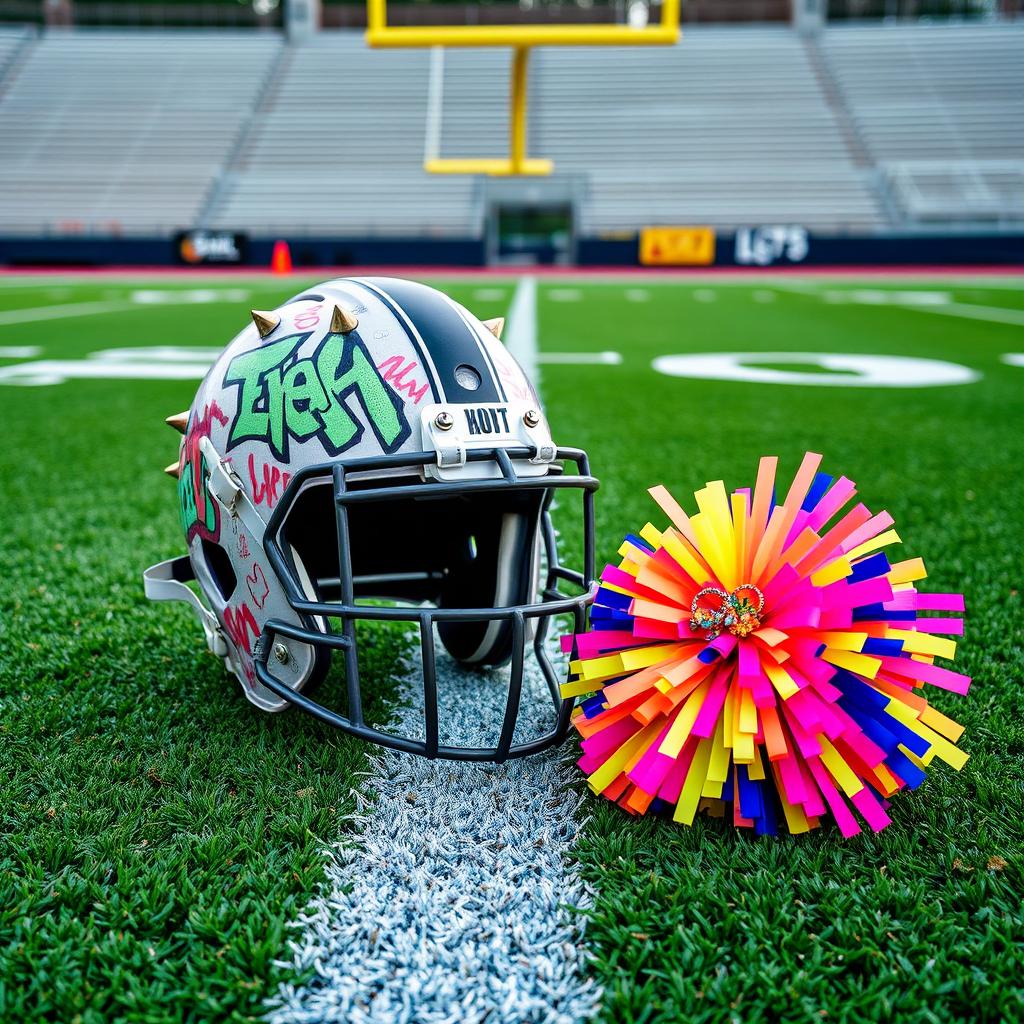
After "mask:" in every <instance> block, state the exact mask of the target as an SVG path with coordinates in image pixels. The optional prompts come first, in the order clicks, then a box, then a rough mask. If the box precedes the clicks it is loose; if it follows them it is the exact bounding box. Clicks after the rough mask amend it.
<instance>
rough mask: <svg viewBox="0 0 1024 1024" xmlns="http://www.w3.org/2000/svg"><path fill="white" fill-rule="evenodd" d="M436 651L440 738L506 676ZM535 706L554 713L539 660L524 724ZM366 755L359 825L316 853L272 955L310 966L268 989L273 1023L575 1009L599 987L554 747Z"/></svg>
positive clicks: (412, 674) (584, 1012)
mask: <svg viewBox="0 0 1024 1024" xmlns="http://www.w3.org/2000/svg"><path fill="white" fill-rule="evenodd" d="M440 650H441V648H440V646H438V651H440ZM438 662H439V664H438V687H439V692H440V693H442V694H447V696H448V698H449V700H448V701H447V702H446V704H447V709H448V710H449V712H450V711H452V710H455V711H456V712H457V718H456V721H457V722H458V723H459V725H458V728H457V730H456V731H455V735H454V736H453V735H452V734H451V733H449V736H450V738H451V739H455V737H456V736H457V737H458V739H459V740H461V741H463V742H469V743H479V742H481V741H482V740H484V735H482V733H481V727H482V725H483V723H488V722H489V723H492V731H493V729H494V728H496V726H495V725H494V723H500V721H501V713H502V708H503V705H504V700H505V694H506V692H507V690H506V687H505V686H504V685H502V683H501V682H499V681H498V680H497V679H495V678H491V676H492V675H497V673H493V674H484V675H483V677H482V678H481V675H480V674H479V673H470V672H467V671H466V670H465V669H462V668H460V667H458V666H456V665H455V664H454V663H453V662H452V661H451V660H450V659H448V658H447V657H443V656H442V657H439V658H438ZM409 669H410V670H409V674H408V677H407V681H406V686H405V691H406V692H405V696H406V698H407V700H408V702H409V709H408V711H407V712H405V716H404V717H405V718H406V720H407V721H411V722H417V721H422V713H423V712H422V702H421V700H420V694H421V693H422V681H421V671H422V669H421V663H420V662H419V660H418V658H417V659H416V660H415V661H414V662H413V663H412V664H411V665H410V667H409ZM538 702H539V703H538ZM531 707H544V708H545V709H546V712H547V714H548V715H550V713H551V704H550V698H549V696H548V695H547V687H546V686H545V684H544V682H543V678H542V677H541V675H540V670H539V669H537V670H536V671H535V672H529V673H528V674H527V677H526V679H525V680H524V691H523V704H522V711H521V713H520V715H521V718H522V716H524V715H525V716H526V719H527V720H528V722H529V725H530V728H531V731H533V730H535V729H536V727H537V724H538V723H536V722H530V721H529V720H530V718H531V715H530V708H531ZM444 710H445V708H444V707H442V713H443V712H444ZM442 728H443V725H442ZM494 735H496V732H494ZM490 742H493V738H490ZM369 768H370V778H369V780H368V782H367V784H366V786H365V790H366V793H367V795H366V797H365V799H364V798H362V797H360V808H359V809H360V813H359V816H358V817H357V818H356V819H355V822H354V824H355V826H356V828H357V829H358V833H357V835H356V836H355V837H353V841H350V842H348V843H345V844H344V845H342V844H337V845H335V846H334V847H333V848H332V849H331V850H330V851H329V852H328V856H329V860H328V864H327V882H326V884H325V885H324V887H323V890H322V892H321V893H320V895H319V896H318V897H317V898H316V899H315V900H314V901H313V902H312V903H311V904H310V906H309V907H308V908H307V909H306V911H305V912H304V913H303V914H302V915H301V917H300V918H299V920H298V921H297V922H295V923H296V925H297V926H298V927H299V928H301V934H300V935H299V936H298V937H297V938H296V939H294V940H293V941H292V943H291V946H292V954H293V955H292V958H291V960H290V961H289V962H287V963H285V964H283V965H282V966H285V967H289V968H292V969H294V970H295V972H296V973H298V972H300V971H302V972H304V971H307V970H312V971H313V977H312V979H311V981H310V982H309V984H308V985H306V986H304V987H301V988H295V987H293V986H291V985H285V986H283V987H282V988H281V989H280V991H279V992H278V993H277V996H276V998H275V1000H274V1004H273V1006H272V1008H271V1013H270V1021H271V1024H313V1022H317V1024H321V1022H324V1024H327V1022H332V1024H333V1022H337V1024H342V1022H344V1024H371V1022H372V1024H384V1022H387V1024H396V1022H402V1024H412V1022H431V1024H443V1022H449V1021H452V1022H454V1021H458V1022H459V1024H485V1022H486V1024H497V1022H501V1024H526V1022H549V1021H550V1022H552V1024H556V1022H557V1024H578V1022H581V1021H585V1020H587V1019H588V1018H589V1017H590V1016H591V1015H592V1014H593V1013H594V1011H595V1009H596V1006H597V1002H598V999H599V998H600V991H599V990H598V988H597V986H596V985H595V983H594V982H593V981H592V980H591V979H588V978H587V977H586V976H585V960H586V953H585V952H584V946H583V942H582V939H583V935H582V917H581V915H579V914H577V913H574V912H573V911H572V910H571V909H569V908H571V907H586V906H587V905H588V902H589V901H588V897H587V892H586V889H585V887H584V885H583V883H582V881H581V880H580V878H579V877H578V875H576V873H575V872H574V870H573V869H572V867H571V866H570V865H568V864H567V863H566V857H565V854H566V852H567V850H568V849H569V848H571V846H572V845H573V843H574V842H575V840H576V837H577V836H578V834H579V832H580V829H581V828H582V823H581V822H580V821H579V820H577V814H578V811H579V807H580V803H581V797H579V796H577V795H576V793H575V792H574V791H573V789H572V788H571V787H570V786H569V785H567V781H566V773H567V772H568V770H569V767H568V765H566V764H565V763H564V762H562V761H561V760H560V758H559V755H558V754H557V752H552V751H548V752H546V753H545V754H540V755H535V756H532V757H529V758H525V759H519V760H515V761H510V762H508V763H506V764H504V765H493V764H471V763H466V762H447V761H428V760H426V759H425V758H419V757H416V756H415V755H412V754H401V753H397V752H394V751H389V750H385V751H383V752H381V753H380V754H379V755H376V756H374V757H372V758H371V759H370V764H369Z"/></svg>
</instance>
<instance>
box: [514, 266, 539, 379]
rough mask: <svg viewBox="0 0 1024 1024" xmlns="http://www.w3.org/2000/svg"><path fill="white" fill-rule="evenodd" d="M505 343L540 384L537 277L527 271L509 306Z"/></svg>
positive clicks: (525, 369) (531, 376)
mask: <svg viewBox="0 0 1024 1024" xmlns="http://www.w3.org/2000/svg"><path fill="white" fill-rule="evenodd" d="M505 347H506V348H507V349H508V350H509V352H511V353H512V355H514V356H515V358H516V361H517V362H518V363H519V365H520V366H521V367H522V368H523V370H524V371H525V373H526V376H527V377H529V378H530V380H531V381H533V386H534V387H535V388H538V389H539V388H540V381H539V380H538V379H537V279H536V278H535V277H531V276H530V275H529V274H527V275H526V276H525V277H521V278H519V283H518V284H517V285H516V292H515V295H513V296H512V304H511V305H510V306H509V308H508V326H507V327H506V328H505Z"/></svg>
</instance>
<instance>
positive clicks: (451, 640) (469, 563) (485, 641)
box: [437, 504, 540, 665]
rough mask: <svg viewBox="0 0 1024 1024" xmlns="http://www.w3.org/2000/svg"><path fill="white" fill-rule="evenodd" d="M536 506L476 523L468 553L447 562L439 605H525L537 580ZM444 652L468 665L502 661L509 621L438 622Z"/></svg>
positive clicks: (508, 649)
mask: <svg viewBox="0 0 1024 1024" xmlns="http://www.w3.org/2000/svg"><path fill="white" fill-rule="evenodd" d="M539 513H540V508H539V504H537V505H536V506H535V507H533V508H529V509H524V510H523V511H518V512H506V513H505V514H504V515H501V516H499V517H497V518H495V519H492V520H490V521H489V522H486V523H479V522H478V523H477V524H476V525H475V527H474V531H473V533H472V534H470V535H469V536H468V537H467V540H466V548H467V557H466V558H465V559H464V560H463V561H461V562H458V563H456V564H454V565H453V566H452V568H451V569H450V571H449V573H448V576H447V578H446V579H445V582H444V587H443V589H442V591H441V596H440V600H439V602H438V604H439V605H440V607H442V608H445V607H448V608H474V607H475V608H492V607H493V608H507V607H509V606H510V605H520V604H530V603H532V601H533V599H534V597H535V590H536V580H537V539H538V530H537V525H538V516H539ZM437 632H438V636H439V637H440V639H441V643H442V644H444V647H445V650H447V651H448V653H449V654H450V655H451V656H452V657H453V658H455V659H456V660H457V661H461V662H464V663H465V664H468V665H504V664H505V663H506V662H507V661H508V660H509V659H510V658H511V657H512V649H513V641H514V639H515V637H514V630H513V626H512V621H511V620H510V619H470V620H466V621H463V622H459V621H455V620H451V619H449V620H444V621H439V622H438V624H437Z"/></svg>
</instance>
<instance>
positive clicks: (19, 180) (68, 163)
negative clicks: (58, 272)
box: [0, 31, 281, 234]
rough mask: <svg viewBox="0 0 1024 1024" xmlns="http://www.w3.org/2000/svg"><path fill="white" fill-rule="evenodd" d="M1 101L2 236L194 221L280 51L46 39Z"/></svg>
mask: <svg viewBox="0 0 1024 1024" xmlns="http://www.w3.org/2000/svg"><path fill="white" fill-rule="evenodd" d="M28 47H29V48H28V51H27V52H26V53H23V54H22V56H21V58H20V60H19V61H18V66H17V67H16V69H14V75H13V79H12V80H10V81H8V82H7V83H6V88H4V89H3V90H2V97H0V152H2V154H3V155H2V156H0V225H3V230H4V231H5V232H8V233H13V232H26V233H28V232H31V233H39V234H46V233H58V234H59V233H65V232H76V233H90V232H93V233H96V232H100V233H110V234H131V233H136V234H140V233H161V232H166V231H170V230H174V229H177V228H182V227H189V226H191V225H193V224H195V223H197V222H198V221H199V220H200V219H201V217H202V214H203V206H204V202H205V201H206V198H207V196H208V194H209V193H210V191H211V189H212V188H213V186H214V185H215V183H216V181H217V179H218V177H219V175H220V174H221V173H222V170H223V168H224V165H225V162H226V160H227V159H228V157H229V155H230V153H231V151H232V149H233V147H234V145H235V143H236V140H237V137H238V134H239V132H240V131H241V128H242V126H243V125H244V124H245V122H246V121H247V119H248V118H249V116H250V114H251V111H252V108H253V105H254V102H255V100H256V97H257V95H258V93H259V90H260V88H261V86H262V84H263V83H264V80H265V79H266V78H267V75H268V74H269V72H270V70H271V67H272V59H273V57H274V56H275V54H276V53H277V52H278V51H279V50H280V48H281V43H280V41H279V40H277V39H275V38H274V37H269V36H263V35H258V34H254V33H247V34H242V33H227V32H224V33H216V34H210V33H203V32H187V31H183V32H161V33H146V32H106V31H105V32H54V33H50V34H47V35H46V36H43V37H42V38H40V39H39V40H38V41H36V42H30V43H29V44H28Z"/></svg>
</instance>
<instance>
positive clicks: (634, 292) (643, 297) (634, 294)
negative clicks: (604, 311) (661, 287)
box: [626, 288, 651, 302]
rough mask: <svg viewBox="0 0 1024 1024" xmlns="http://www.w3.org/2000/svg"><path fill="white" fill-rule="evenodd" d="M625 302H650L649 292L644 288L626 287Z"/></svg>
mask: <svg viewBox="0 0 1024 1024" xmlns="http://www.w3.org/2000/svg"><path fill="white" fill-rule="evenodd" d="M626 301H627V302H650V301H651V293H650V292H649V291H648V290H647V289H646V288H627V289H626Z"/></svg>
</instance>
